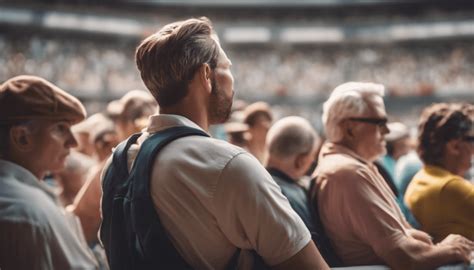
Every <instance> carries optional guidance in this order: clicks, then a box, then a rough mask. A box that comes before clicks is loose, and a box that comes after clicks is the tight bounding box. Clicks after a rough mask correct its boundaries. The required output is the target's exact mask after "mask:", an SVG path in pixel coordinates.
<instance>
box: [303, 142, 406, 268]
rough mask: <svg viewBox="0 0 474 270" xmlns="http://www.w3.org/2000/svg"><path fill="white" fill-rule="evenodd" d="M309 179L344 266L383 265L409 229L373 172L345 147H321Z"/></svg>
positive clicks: (369, 164)
mask: <svg viewBox="0 0 474 270" xmlns="http://www.w3.org/2000/svg"><path fill="white" fill-rule="evenodd" d="M314 176H315V177H316V185H315V188H314V189H313V190H312V192H316V198H317V203H318V207H319V212H320V217H321V220H322V223H323V225H324V228H325V230H326V233H327V234H328V236H329V238H330V239H331V243H332V244H333V246H334V248H335V250H336V252H337V254H338V255H339V256H340V258H341V259H342V260H343V262H344V263H345V264H347V265H364V264H365V265H367V264H383V261H382V259H381V258H383V257H384V255H385V254H386V253H387V252H390V251H391V250H392V249H393V248H394V247H396V246H398V245H399V243H400V241H404V239H406V237H405V236H407V233H406V229H409V228H410V225H408V223H407V222H406V220H405V218H404V216H403V214H402V213H401V211H400V209H399V207H398V205H397V203H396V201H395V197H394V195H393V193H392V192H391V190H390V188H389V187H388V185H387V184H386V183H385V181H384V180H383V178H382V176H381V175H380V174H379V172H378V171H377V168H376V167H375V166H374V165H373V164H372V163H370V162H367V161H366V160H364V159H363V158H361V157H360V156H358V155H357V154H356V153H354V152H353V151H351V150H349V149H348V148H346V147H344V146H341V145H337V144H333V143H326V144H325V145H324V146H323V148H322V150H321V153H320V160H319V164H318V167H317V169H316V171H315V173H314Z"/></svg>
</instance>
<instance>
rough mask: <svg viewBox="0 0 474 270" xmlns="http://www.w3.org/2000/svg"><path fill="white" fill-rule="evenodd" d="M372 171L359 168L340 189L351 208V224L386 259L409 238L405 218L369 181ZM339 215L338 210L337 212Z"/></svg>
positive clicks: (346, 206)
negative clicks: (398, 216) (401, 216)
mask: <svg viewBox="0 0 474 270" xmlns="http://www.w3.org/2000/svg"><path fill="white" fill-rule="evenodd" d="M370 178H371V175H370V172H368V171H366V170H365V169H362V168H359V169H357V170H356V172H355V173H352V175H350V176H348V180H347V181H344V185H348V186H347V187H344V188H341V194H340V195H339V196H341V197H343V201H344V203H343V207H344V208H345V209H348V211H345V213H346V214H347V215H348V216H349V219H348V220H349V222H350V224H348V226H352V228H353V230H352V231H353V232H354V233H355V234H357V235H356V236H357V238H359V239H360V240H361V241H362V242H364V243H367V244H368V245H369V246H371V248H372V249H373V250H374V252H375V253H376V254H377V256H379V257H381V258H384V257H385V256H386V255H387V254H388V253H389V252H390V251H391V250H392V249H393V248H395V247H396V246H397V245H398V244H399V242H400V241H403V239H404V238H405V237H406V234H405V228H404V226H403V220H399V219H398V218H397V214H396V213H395V212H394V209H393V208H392V207H391V206H390V205H389V203H388V202H387V199H388V198H384V194H383V193H381V192H380V190H379V188H378V187H377V185H376V184H375V183H374V182H372V181H370ZM335 214H336V213H335Z"/></svg>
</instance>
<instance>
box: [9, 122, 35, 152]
mask: <svg viewBox="0 0 474 270" xmlns="http://www.w3.org/2000/svg"><path fill="white" fill-rule="evenodd" d="M10 145H11V146H12V147H15V148H16V149H18V150H19V151H21V152H28V151H31V149H33V147H34V143H33V135H32V134H31V131H30V130H29V129H28V127H26V126H14V127H12V128H11V129H10Z"/></svg>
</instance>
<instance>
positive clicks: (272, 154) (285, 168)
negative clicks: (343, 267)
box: [267, 116, 339, 266]
mask: <svg viewBox="0 0 474 270" xmlns="http://www.w3.org/2000/svg"><path fill="white" fill-rule="evenodd" d="M267 145H268V152H269V157H268V164H267V171H268V172H269V173H270V175H271V176H272V177H273V180H275V182H276V183H277V184H278V185H279V186H280V188H281V192H282V193H283V195H285V196H286V198H288V201H289V202H290V205H291V207H292V208H293V210H295V212H296V213H297V214H298V215H299V216H300V217H301V219H302V220H303V222H304V223H305V225H306V227H307V228H308V230H309V231H310V232H311V235H312V239H313V241H314V242H315V244H316V246H317V247H318V249H319V251H320V252H321V255H323V257H324V259H325V260H326V262H327V263H328V264H329V265H330V266H338V263H339V261H338V259H337V258H336V257H335V254H334V251H333V250H332V247H331V245H330V243H329V241H328V239H327V237H326V235H325V233H324V231H323V230H322V225H321V224H320V221H319V220H314V216H313V214H312V213H311V210H310V205H309V201H308V196H307V190H306V189H305V188H304V187H303V186H301V185H300V184H299V182H300V181H301V179H302V178H303V177H304V176H305V174H306V172H307V171H308V169H309V168H310V167H311V165H312V164H313V161H314V158H315V156H316V151H317V150H319V146H320V138H319V136H318V134H317V133H316V131H315V130H314V129H313V127H312V126H311V124H310V123H309V122H308V121H307V120H305V119H304V118H301V117H298V116H289V117H285V118H282V119H280V120H278V121H277V122H276V123H275V124H274V125H273V126H272V127H271V128H270V130H269V131H268V134H267Z"/></svg>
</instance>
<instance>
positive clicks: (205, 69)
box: [198, 63, 212, 93]
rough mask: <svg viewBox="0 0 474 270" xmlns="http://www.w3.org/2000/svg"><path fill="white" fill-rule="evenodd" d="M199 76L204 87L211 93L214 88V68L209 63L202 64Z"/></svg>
mask: <svg viewBox="0 0 474 270" xmlns="http://www.w3.org/2000/svg"><path fill="white" fill-rule="evenodd" d="M198 74H199V75H198V76H199V81H200V83H201V85H202V87H203V88H204V89H206V90H207V91H209V93H210V92H211V90H212V78H211V76H212V70H211V67H210V66H209V64H207V63H204V64H202V65H201V67H200V68H199V70H198Z"/></svg>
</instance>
